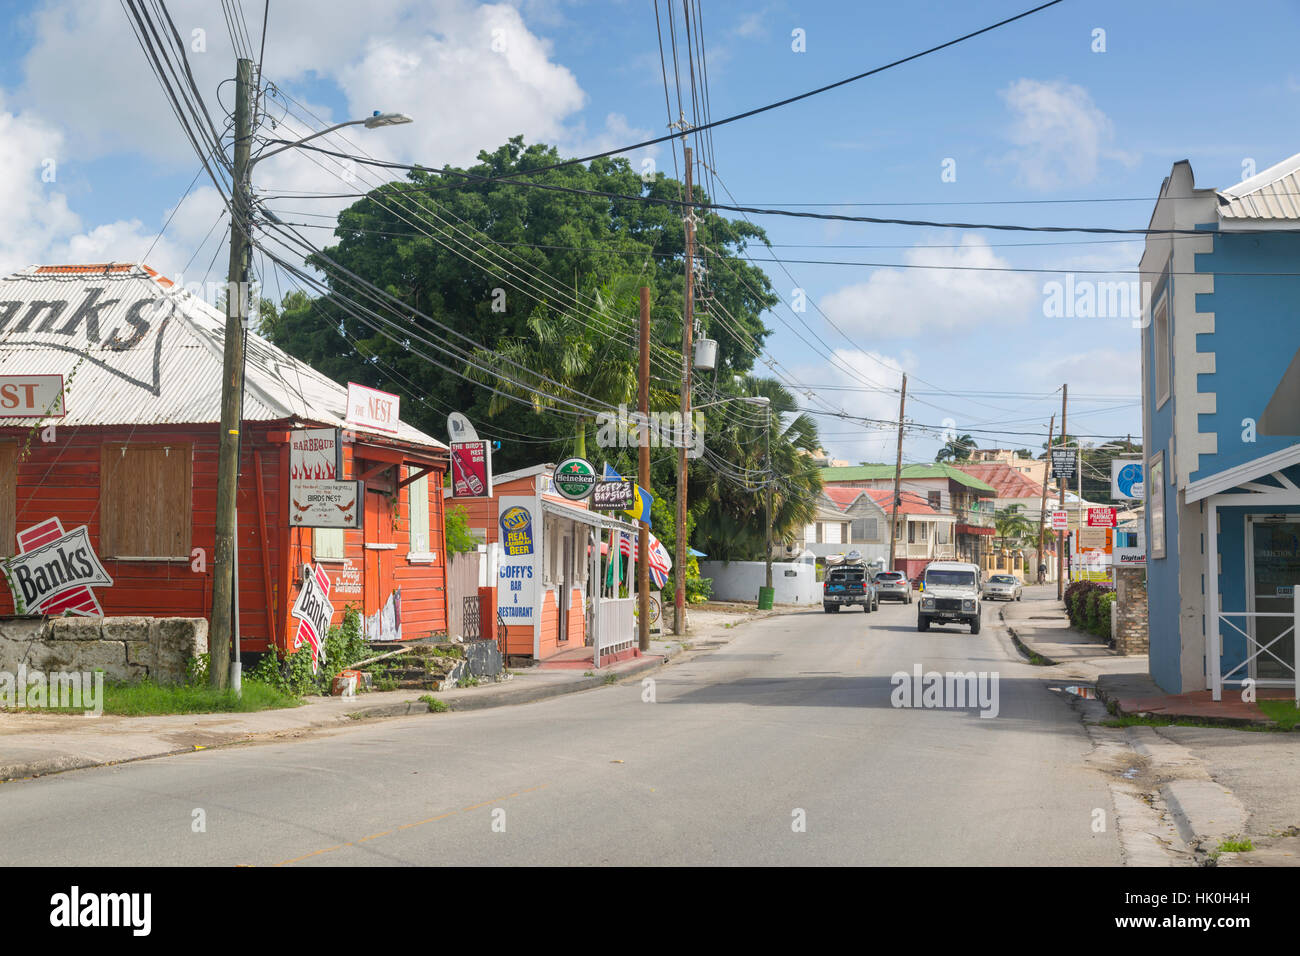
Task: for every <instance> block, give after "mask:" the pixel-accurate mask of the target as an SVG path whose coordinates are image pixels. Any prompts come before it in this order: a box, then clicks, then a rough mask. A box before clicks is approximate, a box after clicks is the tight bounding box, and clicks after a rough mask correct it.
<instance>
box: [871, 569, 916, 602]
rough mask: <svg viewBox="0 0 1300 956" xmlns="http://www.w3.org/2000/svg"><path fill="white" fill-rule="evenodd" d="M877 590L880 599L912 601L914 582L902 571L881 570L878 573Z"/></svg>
mask: <svg viewBox="0 0 1300 956" xmlns="http://www.w3.org/2000/svg"><path fill="white" fill-rule="evenodd" d="M876 590H877V591H878V592H880V599H881V600H885V599H886V598H888V599H889V600H891V601H902V602H903V603H904V604H911V603H912V582H911V581H909V580H907V575H906V574H904V573H903V572H902V571H880V572H878V573H877V574H876Z"/></svg>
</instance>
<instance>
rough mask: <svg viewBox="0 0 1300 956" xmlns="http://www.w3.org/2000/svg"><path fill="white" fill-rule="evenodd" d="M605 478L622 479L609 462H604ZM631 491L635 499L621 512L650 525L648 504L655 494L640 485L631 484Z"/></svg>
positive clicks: (609, 479) (650, 503)
mask: <svg viewBox="0 0 1300 956" xmlns="http://www.w3.org/2000/svg"><path fill="white" fill-rule="evenodd" d="M605 480H606V481H622V480H623V476H622V475H620V474H619V473H618V472H617V471H615V470H614V469H613V468H611V467H610V464H609V462H605ZM632 492H633V494H634V495H635V500H634V501H633V503H632V507H631V508H626V509H624V511H623V514H625V515H627V516H628V517H629V518H633V519H635V520H637V521H640V522H641V523H642V524H644V525H645V526H646V527H647V528H649V527H651V524H650V506H651V505H652V504H654V501H655V496H654V495H652V494H650V492H648V491H646V489H644V488H642V487H641V486H640V485H633V486H632Z"/></svg>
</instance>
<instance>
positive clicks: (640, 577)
mask: <svg viewBox="0 0 1300 956" xmlns="http://www.w3.org/2000/svg"><path fill="white" fill-rule="evenodd" d="M638 378H639V379H640V389H639V391H640V395H639V396H638V397H639V399H640V401H639V403H638V405H639V407H640V409H641V428H640V442H639V444H638V447H637V466H636V483H637V484H638V485H640V486H641V487H642V488H649V487H650V289H649V288H647V287H646V286H642V287H641V361H640V369H639V375H638ZM639 524H640V527H638V528H637V566H636V605H637V646H638V647H639V648H640V649H641V650H642V651H648V650H650V529H649V527H647V525H646V523H645V522H644V521H641V522H639ZM662 613H663V608H662V607H661V608H660V614H662Z"/></svg>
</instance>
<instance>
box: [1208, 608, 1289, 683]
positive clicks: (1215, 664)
mask: <svg viewBox="0 0 1300 956" xmlns="http://www.w3.org/2000/svg"><path fill="white" fill-rule="evenodd" d="M1293 595H1294V601H1295V607H1294V609H1293V610H1292V611H1290V612H1287V611H1220V612H1219V613H1218V614H1217V615H1211V621H1212V623H1211V625H1210V647H1209V648H1208V650H1209V655H1208V656H1209V658H1210V662H1211V663H1210V695H1211V697H1213V699H1214V700H1222V699H1223V685H1224V683H1225V682H1233V683H1238V682H1241V681H1244V680H1245V679H1246V677H1247V675H1248V674H1249V673H1250V664H1251V662H1252V661H1254V660H1256V659H1257V658H1260V655H1262V654H1267V655H1268V656H1269V657H1272V658H1273V659H1274V660H1276V661H1277V662H1278V663H1279V664H1281V665H1282V666H1283V667H1284V668H1285V669H1287V670H1289V671H1291V677H1290V679H1289V680H1288V679H1285V678H1280V679H1279V678H1272V679H1270V678H1263V679H1260V680H1256V681H1255V683H1256V685H1257V686H1259V687H1278V686H1281V687H1287V686H1290V687H1293V688H1294V689H1295V698H1296V703H1297V705H1300V680H1297V679H1296V675H1300V640H1296V639H1295V637H1300V588H1296V589H1295V591H1294V592H1293ZM1234 617H1237V618H1244V619H1245V624H1246V626H1245V627H1244V628H1243V627H1239V626H1238V625H1236V624H1234V623H1233V622H1232V621H1231V620H1229V618H1234ZM1266 617H1278V618H1283V619H1285V620H1290V621H1291V626H1290V627H1288V628H1286V629H1285V630H1283V631H1282V632H1281V633H1280V634H1276V635H1274V637H1273V639H1272V640H1270V641H1269V642H1268V643H1267V644H1261V643H1260V642H1259V641H1258V640H1257V639H1256V638H1255V634H1254V631H1255V628H1254V626H1252V625H1253V624H1254V622H1255V621H1256V620H1258V619H1260V618H1266ZM1220 624H1226V625H1228V627H1230V628H1232V629H1233V630H1234V631H1236V632H1237V633H1238V634H1240V635H1241V636H1242V637H1244V638H1245V639H1246V656H1245V658H1243V659H1242V661H1241V663H1239V664H1237V666H1236V667H1234V668H1232V669H1231V670H1229V671H1227V672H1226V673H1225V672H1224V670H1223V639H1222V636H1221V634H1222V631H1220V630H1219V627H1218V626H1219V625H1220ZM1288 634H1290V635H1294V637H1293V638H1292V642H1291V648H1292V650H1291V660H1289V661H1288V660H1283V659H1282V658H1281V657H1280V656H1279V655H1278V654H1277V652H1276V651H1274V650H1273V645H1274V644H1276V643H1277V642H1278V641H1280V640H1282V638H1284V637H1286V636H1287V635H1288ZM1239 671H1240V672H1241V673H1240V674H1238V672H1239Z"/></svg>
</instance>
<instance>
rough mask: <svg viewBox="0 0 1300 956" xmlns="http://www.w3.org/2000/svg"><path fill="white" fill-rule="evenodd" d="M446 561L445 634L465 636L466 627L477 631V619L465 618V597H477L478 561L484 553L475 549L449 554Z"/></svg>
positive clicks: (462, 637)
mask: <svg viewBox="0 0 1300 956" xmlns="http://www.w3.org/2000/svg"><path fill="white" fill-rule="evenodd" d="M449 557H450V560H449V561H448V562H447V634H448V636H449V637H459V638H461V639H464V638H465V637H466V634H465V631H466V629H467V628H468V629H473V630H475V631H477V629H478V620H477V618H474V619H472V620H469V621H467V620H466V619H465V611H466V606H467V605H466V602H465V599H466V598H470V597H472V598H477V597H478V581H479V562H480V561H482V560H483V558H484V555H482V554H479V553H478V552H477V551H462V552H459V553H454V554H451V555H450V556H449Z"/></svg>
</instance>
